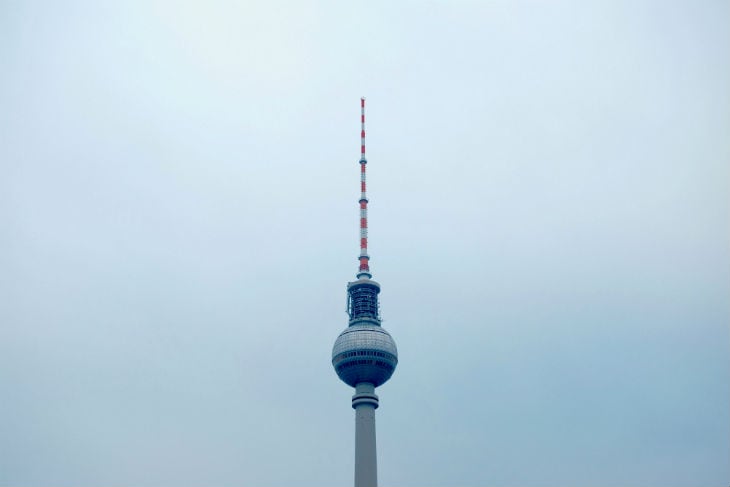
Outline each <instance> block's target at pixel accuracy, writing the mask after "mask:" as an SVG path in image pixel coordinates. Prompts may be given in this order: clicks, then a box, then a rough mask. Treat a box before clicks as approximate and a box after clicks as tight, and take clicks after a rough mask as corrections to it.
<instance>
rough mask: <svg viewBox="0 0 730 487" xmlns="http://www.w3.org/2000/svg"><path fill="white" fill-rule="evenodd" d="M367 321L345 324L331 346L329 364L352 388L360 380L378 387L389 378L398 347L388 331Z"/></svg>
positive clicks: (395, 363)
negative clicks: (330, 361)
mask: <svg viewBox="0 0 730 487" xmlns="http://www.w3.org/2000/svg"><path fill="white" fill-rule="evenodd" d="M371 323H372V322H371ZM371 323H354V324H352V325H350V326H348V327H347V328H346V329H345V330H344V331H343V332H342V333H340V336H338V337H337V340H336V341H335V345H334V347H332V365H333V366H334V368H335V371H336V372H337V375H338V376H339V377H340V379H342V381H343V382H345V383H346V384H348V385H350V386H352V387H355V385H357V384H358V383H360V382H369V383H370V384H372V385H373V386H375V387H378V386H379V385H381V384H384V383H385V382H386V381H387V380H388V379H390V376H391V375H393V371H394V370H395V366H396V365H397V364H398V349H397V348H396V346H395V342H394V341H393V338H391V336H390V333H388V332H387V331H385V329H383V327H381V326H380V325H376V324H371Z"/></svg>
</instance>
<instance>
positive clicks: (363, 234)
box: [357, 96, 373, 279]
mask: <svg viewBox="0 0 730 487" xmlns="http://www.w3.org/2000/svg"><path fill="white" fill-rule="evenodd" d="M367 164H368V160H367V158H366V157H365V97H364V96H363V97H361V98H360V257H358V260H359V261H360V267H359V268H358V271H357V278H358V279H362V278H365V279H370V278H372V277H373V275H372V274H371V273H370V264H369V261H370V256H369V255H368V196H367V184H366V182H367V177H366V176H367V173H366V171H365V168H366V167H367Z"/></svg>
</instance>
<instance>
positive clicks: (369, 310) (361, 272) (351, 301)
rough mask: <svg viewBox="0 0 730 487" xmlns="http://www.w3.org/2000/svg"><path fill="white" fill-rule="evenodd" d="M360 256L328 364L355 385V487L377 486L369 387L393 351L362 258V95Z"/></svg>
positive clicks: (384, 374) (394, 358)
mask: <svg viewBox="0 0 730 487" xmlns="http://www.w3.org/2000/svg"><path fill="white" fill-rule="evenodd" d="M360 110H361V116H360V123H361V126H362V128H361V132H360V138H361V143H360V201H359V202H360V256H359V257H358V260H359V262H360V266H359V268H358V271H357V274H356V277H357V280H356V281H354V282H348V283H347V314H348V315H349V316H350V322H349V325H348V327H347V328H345V330H344V331H343V332H342V333H340V336H338V337H337V340H336V341H335V345H334V347H333V348H332V365H333V366H334V368H335V371H336V372H337V375H338V376H339V377H340V379H342V381H343V382H345V383H346V384H348V385H349V386H351V387H354V388H355V395H354V396H352V407H353V409H354V410H355V487H377V485H378V462H377V456H376V449H375V410H376V409H377V407H378V396H377V395H376V394H375V388H376V387H378V386H379V385H381V384H384V383H385V382H386V381H387V380H388V379H390V376H391V375H393V371H394V370H395V366H396V365H397V364H398V350H397V349H396V347H395V342H394V341H393V339H392V338H391V336H390V334H389V333H388V332H387V331H385V329H383V327H382V326H380V321H381V319H380V307H379V304H378V294H379V293H380V284H378V283H377V282H375V281H373V280H372V277H373V276H372V274H371V273H370V265H369V260H370V256H368V198H367V192H366V185H365V168H366V166H367V163H368V161H367V159H366V158H365V98H361V99H360Z"/></svg>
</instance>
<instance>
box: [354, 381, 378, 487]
mask: <svg viewBox="0 0 730 487" xmlns="http://www.w3.org/2000/svg"><path fill="white" fill-rule="evenodd" d="M352 407H353V408H354V409H355V487H378V458H377V452H376V448H375V409H377V407H378V396H377V395H376V394H375V386H373V384H370V383H368V382H361V383H359V384H357V385H356V386H355V395H354V396H352Z"/></svg>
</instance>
